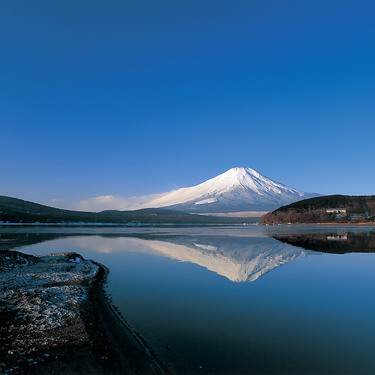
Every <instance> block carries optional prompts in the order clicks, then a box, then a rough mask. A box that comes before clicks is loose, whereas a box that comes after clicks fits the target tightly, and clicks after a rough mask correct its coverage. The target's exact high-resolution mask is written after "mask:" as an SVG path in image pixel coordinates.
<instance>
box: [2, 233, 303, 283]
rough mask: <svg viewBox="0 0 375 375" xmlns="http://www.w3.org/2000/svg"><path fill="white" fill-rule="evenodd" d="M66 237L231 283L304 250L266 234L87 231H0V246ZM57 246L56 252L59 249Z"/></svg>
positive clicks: (79, 245) (77, 245)
mask: <svg viewBox="0 0 375 375" xmlns="http://www.w3.org/2000/svg"><path fill="white" fill-rule="evenodd" d="M64 237H65V238H69V239H70V241H71V242H70V250H71V249H74V250H75V251H78V252H79V251H80V250H79V249H90V250H93V251H97V252H102V253H112V252H122V251H129V250H131V251H136V252H144V253H152V254H158V255H163V256H167V257H169V258H172V259H177V260H179V261H181V262H191V263H195V264H197V265H199V266H201V267H204V268H206V269H208V270H210V271H213V272H216V273H217V274H219V275H222V276H224V277H226V278H228V279H229V280H232V281H235V282H247V281H248V282H251V281H255V280H257V279H258V278H259V277H260V276H262V275H264V274H265V273H267V272H269V271H271V270H273V269H275V268H277V267H279V266H281V265H283V264H285V263H289V262H291V261H293V260H295V259H299V258H304V257H305V256H306V255H308V254H309V252H308V251H306V250H303V249H298V248H295V247H293V246H289V245H287V244H283V243H281V242H279V241H276V240H275V239H273V238H267V237H238V236H237V237H234V236H225V235H214V236H212V235H211V236H205V235H177V236H165V235H162V234H161V235H142V234H134V233H131V234H119V235H117V234H116V235H114V234H112V235H104V234H98V233H95V234H92V235H88V234H87V233H79V232H78V233H77V232H76V233H58V234H57V233H34V234H31V233H27V234H15V233H13V234H9V233H8V234H1V235H0V249H11V248H17V249H18V250H20V251H22V247H23V246H27V245H31V244H36V243H41V242H45V241H50V240H54V239H63V238H64ZM62 250H63V249H62V248H59V251H62Z"/></svg>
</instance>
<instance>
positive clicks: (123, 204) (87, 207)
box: [75, 194, 160, 212]
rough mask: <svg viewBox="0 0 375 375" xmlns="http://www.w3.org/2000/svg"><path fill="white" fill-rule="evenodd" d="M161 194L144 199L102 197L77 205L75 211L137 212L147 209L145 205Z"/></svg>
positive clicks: (147, 196) (116, 196)
mask: <svg viewBox="0 0 375 375" xmlns="http://www.w3.org/2000/svg"><path fill="white" fill-rule="evenodd" d="M159 196H160V195H159V194H153V195H146V196H143V197H130V198H126V197H121V196H118V195H100V196H98V197H94V198H89V199H84V200H81V201H79V202H77V203H76V205H75V209H77V210H80V211H94V212H99V211H104V210H120V211H124V210H137V209H140V208H144V207H146V206H145V204H146V203H147V202H150V201H151V200H153V199H155V198H156V197H159Z"/></svg>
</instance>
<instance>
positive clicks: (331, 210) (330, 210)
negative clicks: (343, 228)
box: [326, 208, 346, 215]
mask: <svg viewBox="0 0 375 375" xmlns="http://www.w3.org/2000/svg"><path fill="white" fill-rule="evenodd" d="M326 212H327V214H344V215H346V208H326Z"/></svg>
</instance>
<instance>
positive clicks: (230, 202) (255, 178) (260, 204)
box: [137, 168, 319, 213]
mask: <svg viewBox="0 0 375 375" xmlns="http://www.w3.org/2000/svg"><path fill="white" fill-rule="evenodd" d="M316 196H319V194H314V193H305V192H302V191H299V190H296V189H293V188H291V187H289V186H286V185H283V184H280V183H277V182H275V181H272V180H271V179H269V178H267V177H264V176H262V175H261V174H260V173H258V172H256V171H255V170H253V169H251V168H232V169H229V170H228V171H227V172H225V173H223V174H221V175H219V176H217V177H214V178H211V179H210V180H207V181H206V182H203V183H202V184H199V185H196V186H193V187H187V188H181V189H178V190H174V191H171V192H168V193H164V194H160V195H156V196H155V195H154V196H152V198H151V199H150V200H147V199H146V201H144V202H143V203H142V204H140V205H138V207H137V208H151V207H154V208H155V207H164V208H171V209H176V210H180V211H186V212H195V213H215V212H238V211H272V210H274V209H276V208H278V207H280V206H283V205H286V204H290V203H292V202H296V201H298V200H302V199H306V198H312V197H316Z"/></svg>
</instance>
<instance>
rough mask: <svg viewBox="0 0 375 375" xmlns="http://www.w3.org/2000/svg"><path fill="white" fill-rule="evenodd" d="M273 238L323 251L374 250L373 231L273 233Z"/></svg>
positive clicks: (350, 251)
mask: <svg viewBox="0 0 375 375" xmlns="http://www.w3.org/2000/svg"><path fill="white" fill-rule="evenodd" d="M273 238H275V239H277V240H279V241H281V242H283V243H287V244H289V245H293V246H297V247H300V248H301V247H302V248H304V249H306V250H313V251H319V252H324V253H332V254H345V253H373V252H375V232H365V233H352V232H342V233H316V234H293V235H275V236H273Z"/></svg>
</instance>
